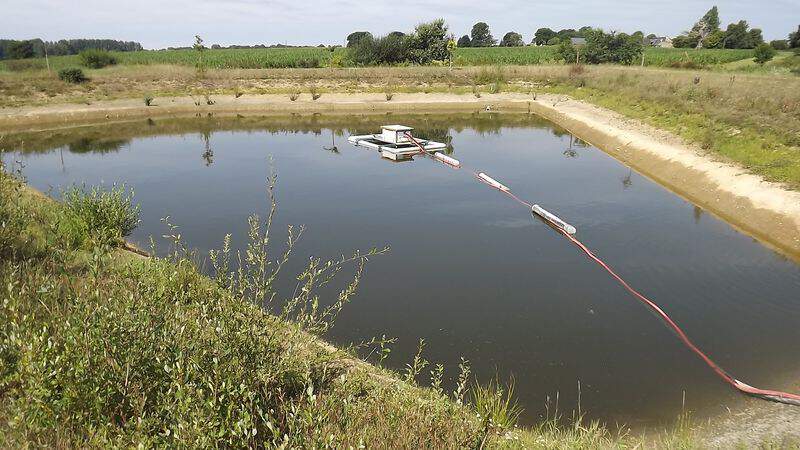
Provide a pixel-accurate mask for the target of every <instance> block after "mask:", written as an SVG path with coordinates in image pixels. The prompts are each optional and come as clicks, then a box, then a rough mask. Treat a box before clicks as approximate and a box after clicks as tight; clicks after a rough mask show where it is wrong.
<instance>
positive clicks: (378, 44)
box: [348, 19, 450, 66]
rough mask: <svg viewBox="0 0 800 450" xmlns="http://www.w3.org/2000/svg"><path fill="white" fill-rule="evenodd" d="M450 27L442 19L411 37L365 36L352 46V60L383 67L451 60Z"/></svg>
mask: <svg viewBox="0 0 800 450" xmlns="http://www.w3.org/2000/svg"><path fill="white" fill-rule="evenodd" d="M447 42H448V39H447V25H445V23H444V20H442V19H438V20H434V21H433V22H430V23H422V24H419V25H417V27H416V28H415V29H414V32H413V33H411V34H408V35H406V34H402V33H390V34H388V35H386V36H382V37H378V38H374V37H372V35H365V36H362V37H360V38H359V39H358V41H356V42H354V43H353V44H352V45H350V44H348V47H349V49H348V55H349V58H350V60H351V61H352V62H353V63H354V64H356V65H360V66H369V65H380V64H389V65H390V64H400V63H404V62H414V63H417V64H430V63H432V62H434V61H447V59H448V58H449V55H450V52H449V51H448V49H447Z"/></svg>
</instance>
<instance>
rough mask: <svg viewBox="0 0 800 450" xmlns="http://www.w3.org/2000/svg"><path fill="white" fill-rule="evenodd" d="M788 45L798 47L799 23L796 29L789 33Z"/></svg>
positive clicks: (799, 38)
mask: <svg viewBox="0 0 800 450" xmlns="http://www.w3.org/2000/svg"><path fill="white" fill-rule="evenodd" d="M789 47H790V48H800V25H798V26H797V31H795V32H794V33H789Z"/></svg>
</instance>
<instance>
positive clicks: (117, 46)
mask: <svg viewBox="0 0 800 450" xmlns="http://www.w3.org/2000/svg"><path fill="white" fill-rule="evenodd" d="M84 50H108V51H118V52H134V51H139V50H142V44H140V43H138V42H132V41H117V40H113V39H61V40H60V41H43V40H41V39H29V40H13V39H0V59H26V58H42V57H44V56H45V54H47V55H48V56H62V55H77V54H78V53H80V52H82V51H84Z"/></svg>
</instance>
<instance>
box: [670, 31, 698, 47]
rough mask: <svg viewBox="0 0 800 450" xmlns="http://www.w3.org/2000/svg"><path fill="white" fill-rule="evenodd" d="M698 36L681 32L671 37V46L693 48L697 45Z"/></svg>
mask: <svg viewBox="0 0 800 450" xmlns="http://www.w3.org/2000/svg"><path fill="white" fill-rule="evenodd" d="M699 39H700V37H699V36H697V35H695V36H689V35H686V34H682V35H680V36H675V37H674V38H672V46H673V47H675V48H695V47H697V42H698V41H699Z"/></svg>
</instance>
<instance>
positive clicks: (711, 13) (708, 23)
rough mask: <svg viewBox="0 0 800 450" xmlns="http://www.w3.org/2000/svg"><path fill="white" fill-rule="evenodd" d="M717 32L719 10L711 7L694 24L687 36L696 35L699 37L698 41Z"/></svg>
mask: <svg viewBox="0 0 800 450" xmlns="http://www.w3.org/2000/svg"><path fill="white" fill-rule="evenodd" d="M717 30H719V10H718V9H717V7H716V6H713V7H712V8H711V9H709V10H708V11H707V12H706V13H705V15H703V17H701V18H700V20H698V21H697V23H695V24H694V26H693V27H692V31H690V32H689V34H692V33H697V34H699V35H700V39H704V38H705V37H706V36H708V35H709V34H711V33H713V32H715V31H717Z"/></svg>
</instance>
